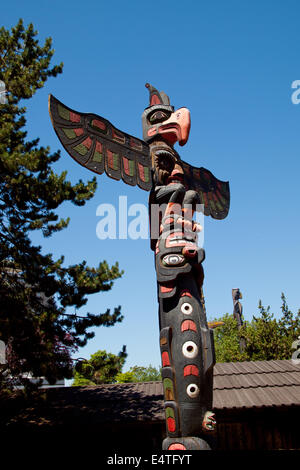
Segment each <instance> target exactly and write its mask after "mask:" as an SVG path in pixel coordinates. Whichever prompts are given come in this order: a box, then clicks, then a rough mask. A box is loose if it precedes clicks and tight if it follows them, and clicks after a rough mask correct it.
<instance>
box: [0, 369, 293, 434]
mask: <svg viewBox="0 0 300 470" xmlns="http://www.w3.org/2000/svg"><path fill="white" fill-rule="evenodd" d="M7 405H8V403H7V402H6V407H7ZM299 405H300V363H298V364H297V363H296V361H292V360H284V361H257V362H239V363H237V362H234V363H233V362H230V363H218V364H216V365H215V367H214V401H213V409H214V411H219V410H232V409H237V410H238V411H239V410H241V409H255V408H262V407H290V406H299ZM0 408H1V407H0ZM0 411H2V410H0ZM3 411H4V414H5V409H4V410H3ZM6 411H7V410H6ZM0 415H1V413H0ZM163 420H164V414H163V388H162V383H161V382H141V383H125V384H104V385H99V386H92V387H91V386H89V387H62V388H57V389H53V388H52V389H49V390H48V391H47V400H46V402H44V404H42V405H41V406H39V407H35V406H34V407H33V406H31V407H27V408H26V407H24V406H22V409H21V410H19V412H16V413H15V416H14V417H13V418H12V419H11V418H9V421H10V423H11V424H12V423H17V424H21V423H22V422H23V423H26V424H27V423H28V422H30V423H32V424H41V425H53V424H55V425H57V424H64V425H68V424H72V423H73V422H80V424H81V425H84V424H89V425H90V424H94V425H95V424H96V425H98V424H100V423H101V424H102V425H103V424H104V423H111V422H115V421H123V422H136V421H148V422H152V423H153V422H158V421H163ZM0 423H1V418H0Z"/></svg>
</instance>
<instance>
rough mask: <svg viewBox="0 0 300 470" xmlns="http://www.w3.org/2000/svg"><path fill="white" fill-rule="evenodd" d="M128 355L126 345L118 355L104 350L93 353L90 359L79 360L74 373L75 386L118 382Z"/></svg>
mask: <svg viewBox="0 0 300 470" xmlns="http://www.w3.org/2000/svg"><path fill="white" fill-rule="evenodd" d="M126 357H127V353H126V347H125V346H123V349H122V351H120V352H119V354H118V355H117V356H116V355H115V354H111V353H108V352H106V351H105V350H103V351H97V352H95V354H92V355H91V357H90V359H89V360H88V361H81V362H78V364H77V365H76V368H75V373H74V382H73V384H72V385H74V386H84V385H100V384H109V383H114V382H116V376H117V375H118V374H119V373H120V372H121V371H122V367H123V365H124V362H125V359H126Z"/></svg>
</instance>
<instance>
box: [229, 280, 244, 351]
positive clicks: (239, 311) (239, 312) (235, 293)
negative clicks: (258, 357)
mask: <svg viewBox="0 0 300 470" xmlns="http://www.w3.org/2000/svg"><path fill="white" fill-rule="evenodd" d="M242 298H243V295H242V293H241V291H240V289H232V300H233V318H235V320H236V322H237V326H238V330H240V329H241V328H242V326H243V306H242V304H241V302H240V299H242ZM239 345H240V352H241V353H242V352H244V351H245V348H246V340H245V338H242V337H240V339H239Z"/></svg>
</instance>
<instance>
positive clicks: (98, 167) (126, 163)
mask: <svg viewBox="0 0 300 470" xmlns="http://www.w3.org/2000/svg"><path fill="white" fill-rule="evenodd" d="M49 113H50V117H51V120H52V124H53V127H54V130H55V132H56V134H57V136H58V138H59V140H60V142H61V143H62V145H63V147H64V148H65V150H66V151H67V152H68V153H69V154H70V155H71V157H73V158H74V160H76V162H78V163H80V164H81V165H83V166H84V167H86V168H88V169H89V170H91V171H94V172H95V173H98V174H100V175H101V174H102V173H103V172H104V171H105V172H106V174H107V175H108V176H109V177H110V178H114V179H116V180H120V179H122V180H123V181H124V182H125V183H127V184H130V185H131V186H135V185H138V186H139V187H140V188H141V189H144V190H145V191H149V190H150V189H151V186H152V179H151V158H150V153H149V146H148V144H147V143H145V142H144V141H143V140H140V139H137V138H136V137H133V136H131V135H129V134H126V133H125V132H122V131H120V130H118V129H117V128H115V127H114V126H113V125H112V124H111V123H110V122H109V121H108V120H107V119H104V118H102V117H101V116H98V115H97V114H90V113H80V112H78V111H74V110H72V109H70V108H68V107H67V106H66V105H64V104H63V103H61V102H60V101H59V100H57V99H56V98H55V97H54V96H52V95H49Z"/></svg>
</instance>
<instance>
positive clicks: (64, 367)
mask: <svg viewBox="0 0 300 470" xmlns="http://www.w3.org/2000/svg"><path fill="white" fill-rule="evenodd" d="M36 36H37V32H36V31H35V30H34V27H33V25H32V24H30V25H29V26H28V27H27V29H25V27H24V25H23V21H22V20H20V21H19V22H18V24H17V25H16V26H15V27H13V28H12V29H11V30H6V29H5V28H1V29H0V80H1V81H2V82H4V83H5V85H6V89H7V91H8V97H7V103H5V101H6V100H2V103H1V104H0V340H2V341H4V342H5V343H6V345H7V359H8V361H7V363H6V364H5V365H2V366H0V386H1V384H2V387H3V386H4V384H7V382H8V380H9V379H8V378H9V377H10V378H11V377H18V376H23V375H24V372H31V373H32V374H33V375H34V376H36V377H40V376H45V377H46V379H47V380H48V381H49V382H50V383H54V382H55V380H56V379H60V378H63V377H66V378H70V377H71V376H72V370H73V363H72V360H71V354H72V352H73V351H74V349H76V348H78V347H79V346H84V345H85V344H86V342H87V340H88V339H89V338H91V337H93V336H94V333H93V332H89V331H87V330H88V329H89V328H91V327H95V326H100V325H104V326H112V325H114V324H115V323H116V322H119V321H121V320H122V315H121V312H120V307H118V308H116V309H115V310H114V312H113V313H110V311H109V310H107V311H106V312H105V313H103V314H101V313H97V314H90V313H88V314H87V315H86V316H85V317H77V316H75V315H71V316H70V315H68V313H66V312H67V309H68V307H70V306H72V307H74V308H76V309H78V308H80V307H82V306H83V305H85V304H86V302H87V295H89V294H95V293H97V292H100V291H107V290H109V289H111V287H112V285H113V281H114V280H115V279H117V278H119V277H120V276H121V274H122V273H121V272H120V271H119V268H118V264H117V263H116V264H115V265H113V266H112V267H109V266H108V264H107V263H106V262H105V261H104V262H101V263H99V265H98V266H97V267H95V268H94V267H89V266H87V264H86V262H85V261H82V262H80V263H79V264H76V265H73V266H68V267H66V266H64V258H63V256H62V257H61V258H59V259H53V256H52V255H51V254H46V255H45V254H42V251H41V247H40V246H34V245H33V243H32V241H31V240H30V234H31V232H32V231H34V230H40V231H42V233H43V235H44V236H45V237H49V236H50V235H52V234H53V233H55V232H57V231H59V230H62V229H64V228H65V227H67V226H68V222H69V219H63V218H59V217H58V215H57V214H56V212H55V210H56V209H57V208H58V207H59V206H60V205H61V204H63V203H64V202H65V201H70V202H72V203H73V204H75V205H76V206H83V205H84V204H85V203H86V201H88V200H89V199H90V198H92V197H93V195H94V193H95V190H96V179H95V178H93V179H92V180H91V181H88V182H87V183H84V182H83V181H81V180H79V181H78V182H77V183H76V184H74V185H73V184H71V182H70V181H68V180H67V179H66V172H62V173H61V174H56V173H55V172H54V171H53V169H52V166H53V164H54V163H55V162H57V161H58V160H59V158H60V153H59V152H55V153H50V149H49V147H43V146H40V145H39V139H38V138H36V139H34V140H28V139H27V135H26V131H25V130H24V127H25V124H26V118H25V112H26V108H25V107H24V106H23V104H24V101H25V100H28V99H30V98H32V97H33V95H34V94H35V92H36V91H37V90H38V89H39V88H42V87H43V86H44V84H45V82H46V81H47V79H48V78H49V77H55V76H57V75H58V74H60V73H61V72H62V67H63V64H60V65H55V66H53V67H51V66H50V61H51V58H52V56H53V53H54V51H53V50H52V49H51V38H48V39H46V41H45V43H44V45H42V46H40V45H39V42H38V40H37V38H36Z"/></svg>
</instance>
